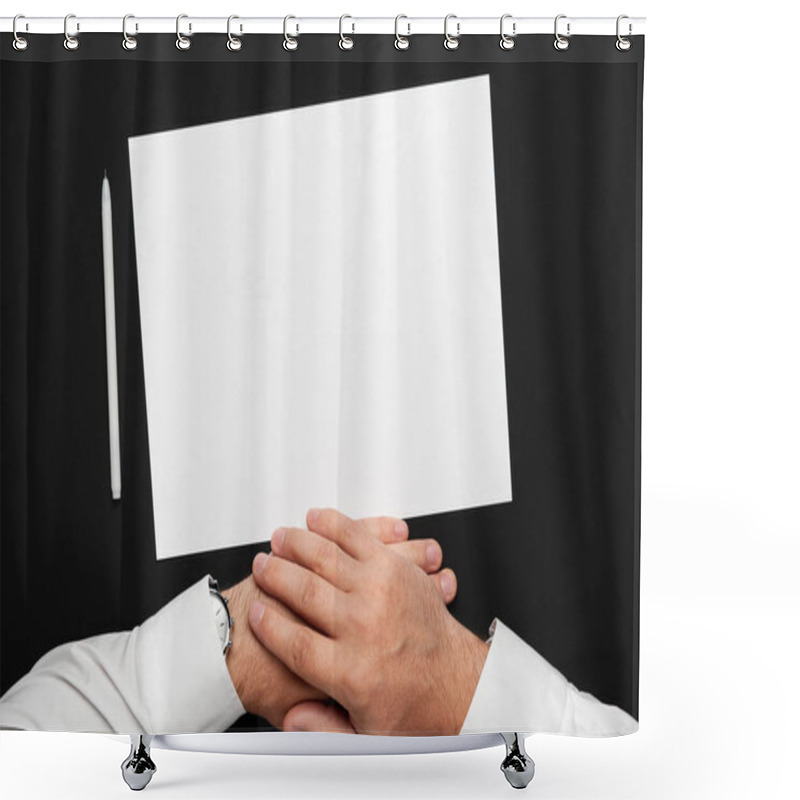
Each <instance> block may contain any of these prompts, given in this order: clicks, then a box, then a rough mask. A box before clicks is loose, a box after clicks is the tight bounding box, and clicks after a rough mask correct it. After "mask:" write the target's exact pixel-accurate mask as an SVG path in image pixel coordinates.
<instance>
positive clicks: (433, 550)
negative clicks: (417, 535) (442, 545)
mask: <svg viewBox="0 0 800 800" xmlns="http://www.w3.org/2000/svg"><path fill="white" fill-rule="evenodd" d="M425 555H426V556H427V558H428V564H430V565H431V566H434V565H435V564H436V562H437V561H438V560H439V548H438V547H437V546H436V545H435V544H434V543H433V542H428V547H427V549H426V550H425Z"/></svg>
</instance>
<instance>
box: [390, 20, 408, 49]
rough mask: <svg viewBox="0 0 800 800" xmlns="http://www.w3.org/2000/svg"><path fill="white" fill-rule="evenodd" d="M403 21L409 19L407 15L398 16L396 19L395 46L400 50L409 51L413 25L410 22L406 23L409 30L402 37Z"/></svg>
mask: <svg viewBox="0 0 800 800" xmlns="http://www.w3.org/2000/svg"><path fill="white" fill-rule="evenodd" d="M401 19H408V17H407V16H406V15H405V14H398V15H397V16H396V17H395V18H394V46H395V47H396V48H397V49H398V50H408V48H409V47H411V42H410V41H409V39H408V37H410V36H411V23H410V22H407V23H406V28H408V30H407V31H406V35H405V36H401V35H400V20H401Z"/></svg>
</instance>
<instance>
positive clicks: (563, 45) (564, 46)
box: [553, 14, 570, 50]
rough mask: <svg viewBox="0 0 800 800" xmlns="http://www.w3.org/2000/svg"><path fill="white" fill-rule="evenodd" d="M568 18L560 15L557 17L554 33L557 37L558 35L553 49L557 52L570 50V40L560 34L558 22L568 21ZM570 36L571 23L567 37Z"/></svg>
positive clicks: (568, 25)
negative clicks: (561, 20)
mask: <svg viewBox="0 0 800 800" xmlns="http://www.w3.org/2000/svg"><path fill="white" fill-rule="evenodd" d="M566 18H567V15H566V14H559V15H558V16H557V17H556V21H555V25H554V31H555V35H556V40H555V41H554V42H553V47H555V48H556V50H568V49H569V39H567V38H566V37H564V36H562V35H561V34H560V33H559V32H558V21H559V20H560V19H566ZM569 35H570V23H569V22H568V23H567V36H569Z"/></svg>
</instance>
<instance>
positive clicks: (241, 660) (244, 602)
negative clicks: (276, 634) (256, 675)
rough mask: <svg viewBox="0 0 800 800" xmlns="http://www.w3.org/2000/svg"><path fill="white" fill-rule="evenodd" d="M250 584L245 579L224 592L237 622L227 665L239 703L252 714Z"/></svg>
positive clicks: (226, 658)
mask: <svg viewBox="0 0 800 800" xmlns="http://www.w3.org/2000/svg"><path fill="white" fill-rule="evenodd" d="M248 583H250V584H252V579H251V578H245V579H244V580H243V581H240V582H239V583H237V584H235V585H233V586H231V587H230V588H229V589H226V590H225V591H223V594H224V595H225V597H227V598H228V609H229V610H230V613H231V616H232V617H233V619H234V621H235V622H234V625H233V627H232V628H231V643H232V644H231V647H230V649H229V650H228V652H227V654H226V655H225V665H226V666H227V668H228V674H229V675H230V677H231V682H232V683H233V686H234V688H235V689H236V694H237V695H239V701H240V702H241V704H242V705H243V706H244V708H245V710H246V711H250V712H252V710H253V709H252V703H251V702H250V700H251V698H250V697H249V694H248V691H247V689H248V681H247V675H248V672H249V669H248V663H249V661H250V651H251V645H252V642H251V641H250V639H251V638H252V634H251V632H250V628H249V626H248V624H247V611H248V608H249V607H250V603H251V591H250V588H251V587H250V586H248Z"/></svg>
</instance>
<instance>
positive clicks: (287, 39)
mask: <svg viewBox="0 0 800 800" xmlns="http://www.w3.org/2000/svg"><path fill="white" fill-rule="evenodd" d="M290 19H297V17H293V16H292V15H291V14H287V15H286V16H285V17H284V18H283V49H284V50H297V45H298V44H299V42H298V41H297V39H295V38H293V37H292V36H289V31H288V25H289V20H290ZM295 28H296V31H295V35H296V34H298V33H300V26H299V25H298V24H297V23H295Z"/></svg>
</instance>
